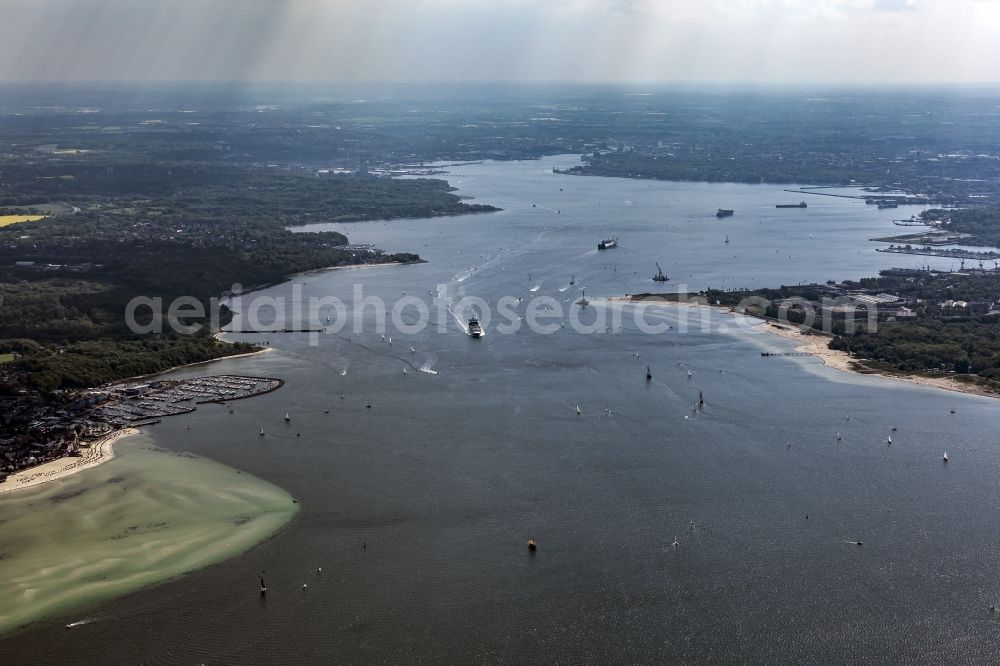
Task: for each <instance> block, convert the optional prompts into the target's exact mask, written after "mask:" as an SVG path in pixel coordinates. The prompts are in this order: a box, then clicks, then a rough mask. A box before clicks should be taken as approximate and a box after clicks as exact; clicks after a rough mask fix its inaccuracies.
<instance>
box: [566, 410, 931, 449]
mask: <svg viewBox="0 0 1000 666" xmlns="http://www.w3.org/2000/svg"><path fill="white" fill-rule="evenodd" d="M582 414H583V412H581V411H580V405H577V406H576V415H577V416H580V415H582ZM945 455H947V454H945Z"/></svg>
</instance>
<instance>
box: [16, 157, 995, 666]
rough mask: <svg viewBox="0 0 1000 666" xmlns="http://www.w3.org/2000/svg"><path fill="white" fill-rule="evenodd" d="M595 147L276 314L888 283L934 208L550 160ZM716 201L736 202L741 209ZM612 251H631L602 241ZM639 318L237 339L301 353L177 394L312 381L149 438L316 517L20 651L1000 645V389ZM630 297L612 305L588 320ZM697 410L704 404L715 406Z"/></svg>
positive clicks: (583, 652)
mask: <svg viewBox="0 0 1000 666" xmlns="http://www.w3.org/2000/svg"><path fill="white" fill-rule="evenodd" d="M571 160H572V158H569V157H567V158H557V159H550V160H542V161H539V162H527V163H524V162H522V163H502V164H484V165H470V166H462V167H456V168H453V169H451V170H450V171H451V172H450V174H449V176H448V178H449V180H450V181H451V182H452V183H453V184H454V185H456V186H457V187H458V188H459V193H460V194H464V195H470V196H474V197H476V200H477V201H479V202H483V203H493V204H496V205H499V206H501V207H503V208H504V209H505V210H504V212H503V213H498V214H490V215H477V216H467V217H458V218H450V219H432V220H402V221H392V222H373V223H365V224H356V225H341V226H336V227H334V228H337V229H342V230H346V231H347V232H348V233H349V234H350V236H351V239H352V241H355V242H364V241H372V242H376V243H377V244H378V245H379V246H381V247H384V248H386V249H389V250H413V251H418V252H419V253H420V254H421V255H422V256H423V257H424V258H425V259H427V260H428V263H426V264H420V265H411V266H402V267H398V266H397V267H379V268H371V269H364V270H347V271H331V272H326V273H319V274H314V275H310V276H300V277H297V278H296V279H295V280H293V281H292V282H291V283H288V284H285V285H280V286H278V287H274V288H272V289H270V290H268V291H267V292H266V294H265V295H270V296H282V295H289V294H291V293H292V292H293V290H295V289H302V293H303V294H304V297H306V298H308V297H309V296H337V297H338V298H340V299H342V300H344V301H345V302H346V303H347V304H348V305H349V304H350V302H351V298H352V294H353V293H354V287H355V285H356V284H362V285H363V287H364V293H365V295H374V296H379V297H381V298H383V299H385V300H386V301H387V302H388V303H390V304H391V303H392V302H393V301H394V299H396V298H398V297H400V296H402V294H403V292H404V291H405V292H406V293H407V295H410V296H413V295H416V296H418V297H423V298H425V299H427V300H428V302H429V299H430V298H431V295H440V296H443V297H444V298H443V300H444V301H445V302H446V303H447V304H454V303H456V302H457V301H458V300H459V299H460V298H462V297H464V296H479V297H481V298H483V299H484V300H486V301H488V302H489V303H490V304H491V305H493V304H495V303H496V302H497V300H498V299H500V298H501V297H503V296H514V297H521V298H523V299H525V302H526V301H527V300H528V299H530V298H532V297H534V296H538V295H549V296H552V297H553V298H554V299H555V302H556V303H557V304H559V305H560V307H563V308H568V307H569V305H570V304H569V303H568V302H566V301H567V300H573V299H576V298H578V297H579V293H578V292H577V291H576V290H578V289H586V290H587V291H586V293H587V296H588V297H591V296H593V297H600V296H612V295H618V294H623V293H637V292H640V291H647V290H650V288H651V287H653V283H652V282H651V281H650V279H649V277H650V275H651V274H652V273H653V272H654V271H655V264H654V262H656V261H659V262H660V264H661V265H662V266H663V269H664V271H666V272H667V273H668V274H669V275H670V277H671V282H670V283H668V287H672V288H676V287H677V285H678V284H679V283H682V282H686V283H687V284H689V285H690V286H691V287H692V288H694V289H699V288H702V287H705V286H713V287H723V286H724V287H727V288H728V287H738V286H760V285H776V284H780V283H795V282H799V281H813V280H826V279H842V278H852V277H860V276H864V275H872V274H874V273H875V272H876V271H877V269H878V268H879V267H884V266H886V265H887V260H886V257H885V255H878V254H876V253H875V252H874V251H873V248H874V247H875V245H874V244H871V243H869V242H867V239H868V238H870V237H872V236H876V235H883V234H886V233H890V232H892V231H893V230H895V228H894V227H892V225H891V224H890V221H889V220H890V218H891V217H893V216H899V217H902V216H904V215H906V216H908V215H909V214H910V211H905V209H904V211H905V212H904V213H903V214H900V211H875V210H873V209H872V207H866V206H865V205H864V204H863V203H859V202H856V201H852V200H848V199H835V198H828V197H813V198H810V199H809V203H810V207H809V208H808V209H807V210H806V211H799V210H783V211H778V210H775V209H774V204H775V203H784V202H791V203H794V202H797V201H798V200H800V199H801V198H802V196H800V195H797V194H791V193H786V192H782V188H781V187H776V186H746V185H732V184H713V185H709V184H691V183H683V184H676V183H647V182H643V181H632V180H617V179H594V178H573V177H566V176H559V175H555V174H553V173H552V172H551V167H552V166H553V165H558V166H563V165H565V164H567V163H569V162H571ZM532 204H534V207H533V206H532ZM719 207H726V208H734V209H736V211H737V212H736V216H734V217H733V218H729V219H728V220H725V221H717V220H716V219H715V217H714V211H715V209H716V208H719ZM556 210H558V211H559V213H556V212H555V211H556ZM726 234H728V235H729V237H730V243H729V244H728V245H726V244H725V243H724V240H725V236H726ZM609 235H615V236H619V237H620V238H621V247H620V248H618V249H615V250H610V251H606V252H600V253H598V251H597V250H596V243H597V241H599V240H600V239H601V238H603V237H606V236H609ZM924 261H926V260H925V259H924V258H916V257H915V258H912V260H911V258H907V257H894V258H893V261H892V265H901V266H917V265H920V264H921V263H922V262H924ZM529 275H530V277H529ZM570 276H575V281H576V284H575V285H574V286H573V287H570V286H569V280H570ZM532 289H535V291H531V290H532ZM615 307H616V308H620V309H621V311H622V312H623V313H624V315H625V316H624V317H623V323H622V326H621V329H620V330H619V329H617V328H615V327H612V329H611V331H610V332H609V331H608V330H607V328H605V327H601V328H599V332H597V333H594V334H589V335H586V334H580V333H578V332H576V331H574V330H573V329H572V327H571V326H567V327H565V328H563V327H559V328H558V329H557V330H556V332H555V333H553V334H551V335H540V334H536V333H532V332H530V331H527V330H522V331H521V332H520V333H517V334H511V335H503V334H501V333H499V332H498V331H496V330H494V329H493V328H492V325H491V328H490V330H488V333H487V336H486V337H485V338H482V339H479V340H474V339H471V338H470V337H469V336H467V335H465V333H464V331H463V330H462V328H461V327H460V326H459V325H458V323H457V322H456V321H455V319H450V322H449V323H447V326H446V330H445V331H444V332H439V331H438V330H437V329H436V328H435V327H431V328H427V329H425V330H424V331H422V332H421V333H418V334H414V335H404V334H401V333H399V332H398V331H395V332H394V331H393V330H392V329H391V328H390V329H389V330H388V331H387V332H386V336H387V339H386V340H382V338H381V335H382V334H381V333H379V332H377V331H376V330H375V329H374V327H373V326H374V323H373V322H374V319H375V317H376V312H375V309H374V308H369V309H368V310H367V311H366V312H365V328H364V330H363V332H362V333H361V334H360V335H359V334H355V333H353V332H352V331H351V330H350V328H351V326H348V327H347V328H345V330H343V331H341V333H340V334H338V335H321V336H318V340H317V342H316V344H315V345H314V344H311V342H310V338H309V336H308V335H306V334H291V335H284V334H269V335H266V336H261V335H241V336H233V337H234V339H248V340H262V339H265V338H267V339H269V341H270V344H271V346H272V347H274V348H275V351H273V352H271V353H268V354H263V355H258V356H254V357H250V358H246V359H239V360H231V361H223V362H220V363H218V364H217V365H214V366H211V367H209V368H204V367H202V368H191V369H187V370H184V371H181V372H178V373H175V374H176V375H177V376H195V375H200V374H205V373H207V372H213V373H215V372H219V373H221V372H234V373H236V372H240V373H254V374H261V375H267V376H280V377H283V378H285V379H286V380H287V384H286V385H285V387H284V388H283V389H282V390H280V391H277V392H274V393H272V394H268V395H266V396H263V397H261V398H258V399H255V400H252V401H246V402H243V403H236V404H235V405H234V407H235V413H234V414H229V413H228V411H227V409H226V408H224V407H216V406H211V405H205V406H201V407H199V409H198V410H197V412H195V413H194V414H192V415H190V416H185V417H177V418H174V419H168V420H166V421H164V423H162V424H160V425H158V426H156V427H155V428H154V429H150V434H151V435H152V436H153V437H154V438H155V440H156V441H157V443H159V444H160V445H162V446H165V447H168V448H172V449H179V450H187V451H192V452H194V453H198V454H201V455H205V456H208V457H211V458H213V459H215V460H218V461H221V462H224V463H226V464H229V465H232V466H234V467H237V468H240V469H244V470H247V471H249V472H251V473H253V474H256V475H259V476H261V477H262V478H264V479H266V480H268V481H271V482H273V483H275V484H277V485H279V486H281V487H282V488H285V489H287V490H288V491H289V492H290V493H291V494H292V495H293V496H294V497H297V498H299V499H300V500H301V512H300V514H299V515H298V516H297V518H296V519H295V520H294V521H293V522H292V523H291V525H290V526H289V527H288V528H287V529H285V530H284V531H283V532H282V533H280V534H279V535H277V536H276V537H274V538H273V539H271V540H270V541H268V542H266V543H264V544H262V545H260V546H258V547H256V548H254V549H252V550H250V551H249V552H247V553H246V554H244V555H242V556H240V557H238V558H236V559H233V560H230V561H227V562H225V563H223V564H220V565H216V566H213V567H210V568H208V569H205V570H201V571H197V572H194V573H191V574H189V575H186V576H184V577H182V578H180V579H177V580H175V581H172V582H170V583H166V584H163V585H159V586H156V587H154V588H151V589H148V590H145V591H141V592H138V593H135V594H132V595H130V596H127V597H125V598H123V599H120V600H118V601H115V602H113V603H110V604H108V605H106V606H105V607H103V608H100V609H97V610H96V611H95V612H93V613H90V614H88V616H90V617H93V618H94V621H93V622H91V623H90V624H88V625H85V626H82V627H79V628H77V629H74V630H73V633H71V634H67V632H66V630H65V629H63V628H62V623H61V622H58V621H53V622H52V623H47V624H42V625H40V626H37V627H35V628H32V629H31V630H29V631H25V632H22V633H20V634H16V635H14V636H11V637H8V638H6V639H5V640H3V641H0V650H2V653H3V654H4V655H5V657H4V660H5V661H7V660H8V659H9V660H10V661H11V663H16V662H26V661H28V660H29V659H44V660H46V661H50V662H57V663H58V662H62V663H80V662H115V663H121V662H139V661H146V662H155V663H201V662H205V663H251V662H252V663H270V662H274V663H345V662H346V663H355V662H395V661H408V662H425V663H436V662H442V661H447V662H462V663H468V662H488V663H492V662H501V661H528V662H553V661H559V662H567V663H586V662H589V663H606V662H609V661H615V662H621V661H631V662H646V663H649V662H663V661H666V660H687V661H713V662H718V661H723V662H726V661H730V662H733V661H741V662H742V661H750V662H758V663H771V662H776V661H784V662H788V661H795V662H817V663H821V662H830V661H840V662H846V661H851V662H903V663H940V662H942V661H967V662H980V663H986V662H995V661H996V660H997V659H998V658H1000V648H998V644H997V641H996V638H995V635H996V632H997V631H998V630H1000V616H998V615H992V614H990V612H989V607H990V605H991V604H996V603H1000V581H998V580H997V578H996V576H995V572H996V571H997V568H998V565H1000V551H998V550H997V549H996V535H997V534H998V533H1000V513H998V512H997V510H996V508H997V506H998V505H1000V484H998V483H997V478H998V476H1000V447H998V445H997V441H996V437H995V424H996V416H997V403H996V402H995V401H991V400H988V399H983V398H976V397H970V396H962V395H959V394H953V393H948V392H943V391H937V390H931V389H925V388H922V387H916V386H911V385H906V384H901V383H895V382H889V381H885V380H879V379H874V378H863V377H854V376H850V375H846V374H843V373H837V372H835V371H832V370H827V369H825V368H823V367H822V366H821V365H820V364H819V363H818V362H817V361H816V360H814V359H811V358H804V359H802V358H788V357H778V358H763V357H761V355H760V353H759V352H760V351H761V350H776V351H787V350H790V349H791V348H792V346H793V345H792V344H791V343H789V342H787V341H784V340H782V339H780V338H775V337H773V336H770V335H766V334H763V333H756V334H755V333H748V332H746V331H742V330H737V329H736V328H735V327H734V325H733V320H732V318H730V317H729V316H727V315H724V314H716V315H713V316H712V319H711V322H710V323H711V325H710V326H709V327H708V330H704V328H703V327H702V326H701V323H700V320H699V322H698V325H693V326H691V328H690V330H688V331H687V332H683V333H682V332H681V331H680V330H678V329H679V328H680V324H681V318H682V316H683V311H681V310H679V309H676V308H674V309H662V310H660V311H658V312H657V313H655V314H650V315H649V318H650V321H652V320H653V319H654V318H658V319H656V320H657V321H662V322H666V323H669V324H671V325H672V328H671V329H670V330H669V331H667V332H665V333H662V334H659V335H647V334H643V333H640V332H638V331H637V330H636V328H635V325H634V323H632V314H633V310H632V308H631V306H615ZM610 308H611V306H609V305H607V304H605V303H599V302H597V301H596V300H595V303H594V306H593V307H591V308H588V310H589V311H591V314H590V315H588V316H596V315H597V314H598V313H600V312H602V311H606V310H607V309H610ZM522 314H523V313H522ZM407 316H408V317H409V318H408V319H406V316H405V317H404V319H406V320H407V321H408V322H409V323H414V322H415V321H416V315H412V316H410V315H407ZM699 316H700V315H699ZM446 321H448V319H447V318H446ZM351 324H353V321H352V322H351ZM722 326H725V329H726V330H725V331H723V330H720V327H722ZM388 337H392V338H393V344H392V345H389V343H388ZM411 345H412V346H413V348H414V350H415V351H414V352H411V351H410V346H411ZM636 353H638V354H639V357H638V358H636V356H635V354H636ZM647 364H649V366H650V367H651V369H652V372H653V375H654V377H653V380H652V381H650V382H647V381H646V380H645V369H646V365H647ZM404 369H406V370H407V373H406V374H403V370H404ZM421 369H423V370H432V371H434V372H436V373H437V374H431V373H430V372H421V371H420V370H421ZM689 373H690V374H689ZM699 391H703V393H704V396H705V401H706V405H705V407H704V409H703V410H702V411H700V412H693V411H692V410H691V408H692V405H694V403H695V402H696V401H697V397H698V392H699ZM368 404H371V408H368V407H367V406H366V405H368ZM578 405H579V406H580V410H581V412H582V414H580V415H577V413H576V407H577V406H578ZM327 410H328V411H329V413H325V412H326V411H327ZM951 410H955V413H951ZM286 412H287V413H288V414H289V415H290V416H291V418H292V420H291V422H289V423H285V422H284V420H283V416H284V415H285V413H286ZM848 416H850V420H848ZM189 425H190V426H191V430H190V431H188V430H187V426H189ZM894 425H895V426H896V427H897V428H898V430H897V431H895V432H892V439H893V444H892V445H891V446H889V445H887V443H886V440H887V437H888V435H889V434H890V432H891V428H892V427H893V426H894ZM259 427H264V428H265V430H266V431H267V432H268V436H266V437H263V438H261V437H259V436H258V434H257V433H258V428H259ZM838 432H839V433H841V435H842V440H841V441H837V439H836V434H837V433H838ZM789 445H791V446H789ZM944 450H947V451H948V454H949V456H950V458H951V462H949V463H948V464H947V465H944V464H942V460H941V458H942V453H943V451H944ZM807 516H808V517H807ZM528 538H534V539H536V540H537V542H538V544H539V547H538V551H537V552H536V553H535V554H533V555H532V554H529V553H528V551H527V548H526V542H527V540H528ZM675 540H676V542H677V545H676V546H674V545H673V544H674V542H675ZM858 541H861V542H863V544H864V545H863V546H859V545H856V542H858ZM319 567H322V572H321V573H320V572H317V569H318V568H319ZM261 570H266V572H267V577H268V586H269V588H270V589H269V592H268V596H267V599H266V600H263V601H262V600H261V599H260V598H259V596H258V595H257V589H256V583H257V578H256V576H257V574H258V573H259V572H260V571H261ZM304 584H305V585H307V586H308V587H306V588H303V585H304Z"/></svg>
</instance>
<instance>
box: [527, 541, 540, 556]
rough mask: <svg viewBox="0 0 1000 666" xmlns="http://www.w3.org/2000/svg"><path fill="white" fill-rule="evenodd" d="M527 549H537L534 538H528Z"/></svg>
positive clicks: (533, 550) (532, 550)
mask: <svg viewBox="0 0 1000 666" xmlns="http://www.w3.org/2000/svg"><path fill="white" fill-rule="evenodd" d="M528 550H530V551H531V552H532V553H533V552H535V551H536V550H538V544H536V543H535V540H534V539H528Z"/></svg>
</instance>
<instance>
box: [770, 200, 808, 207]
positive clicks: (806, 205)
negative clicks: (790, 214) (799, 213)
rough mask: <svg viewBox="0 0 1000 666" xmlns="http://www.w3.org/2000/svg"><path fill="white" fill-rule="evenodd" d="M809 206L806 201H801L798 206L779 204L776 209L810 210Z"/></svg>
mask: <svg viewBox="0 0 1000 666" xmlns="http://www.w3.org/2000/svg"><path fill="white" fill-rule="evenodd" d="M808 206H809V204H807V203H806V202H805V201H800V202H798V203H797V204H778V205H777V206H775V208H808Z"/></svg>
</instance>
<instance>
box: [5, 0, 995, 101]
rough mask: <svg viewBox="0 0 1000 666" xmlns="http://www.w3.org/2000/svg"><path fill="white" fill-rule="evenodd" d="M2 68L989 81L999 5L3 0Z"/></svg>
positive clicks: (216, 77) (172, 75) (134, 73)
mask: <svg viewBox="0 0 1000 666" xmlns="http://www.w3.org/2000/svg"><path fill="white" fill-rule="evenodd" d="M3 7H4V22H5V30H4V33H5V36H4V39H3V40H2V42H0V81H4V82H27V81H52V82H56V81H69V82H73V81H150V82H160V81H162V82H168V81H247V82H265V81H301V82H309V81H322V82H406V81H417V82H420V81H426V82H451V81H455V82H492V81H498V82H499V81H503V82H544V81H566V82H593V83H601V82H612V83H614V82H618V83H654V82H664V83H666V82H743V83H759V84H769V83H795V82H815V83H864V84H872V83H914V84H919V83H948V82H954V83H977V82H997V81H998V80H1000V73H998V71H997V67H996V62H998V61H1000V2H998V1H996V0H815V1H808V0H731V1H728V2H727V1H724V0H701V1H691V0H660V1H657V0H546V1H545V2H543V3H538V2H529V1H528V0H367V1H366V0H161V1H159V2H151V1H150V2H146V1H143V2H138V1H136V0H4V2H3Z"/></svg>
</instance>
